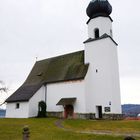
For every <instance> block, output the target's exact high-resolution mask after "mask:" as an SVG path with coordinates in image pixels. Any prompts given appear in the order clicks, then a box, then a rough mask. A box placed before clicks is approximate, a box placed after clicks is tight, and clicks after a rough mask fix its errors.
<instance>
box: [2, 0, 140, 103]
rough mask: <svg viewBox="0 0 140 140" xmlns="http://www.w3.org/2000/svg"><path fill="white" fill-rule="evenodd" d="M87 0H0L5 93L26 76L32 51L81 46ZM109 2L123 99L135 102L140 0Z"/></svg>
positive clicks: (139, 91) (42, 53)
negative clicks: (111, 10)
mask: <svg viewBox="0 0 140 140" xmlns="http://www.w3.org/2000/svg"><path fill="white" fill-rule="evenodd" d="M89 1H90V0H69V1H66V0H59V1H57V0H55V1H54V0H53V1H52V0H0V80H3V81H5V83H6V84H7V86H8V87H9V89H10V90H9V93H8V94H10V93H12V92H13V91H14V90H16V89H17V88H18V87H19V86H20V85H21V84H22V83H23V82H24V81H25V79H26V78H27V76H28V74H29V72H30V70H31V68H32V66H33V64H34V63H35V61H36V57H38V60H40V59H45V58H48V57H51V56H56V55H60V54H64V53H69V52H73V51H77V50H81V49H84V44H83V41H85V40H86V39H87V25H86V21H87V20H88V17H87V15H86V12H85V10H86V7H87V5H88V3H89ZM109 2H110V3H111V5H112V7H113V13H112V14H111V17H112V19H113V20H114V22H113V34H114V40H116V42H117V43H118V44H119V46H118V55H119V67H120V85H121V98H122V103H140V38H139V36H140V17H139V13H140V8H139V5H140V1H139V0H135V2H134V1H132V0H123V1H122V0H117V1H116V0H110V1H109ZM6 96H7V95H6ZM1 97H2V98H0V102H1V101H2V100H3V98H5V97H4V96H1Z"/></svg>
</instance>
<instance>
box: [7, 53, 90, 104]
mask: <svg viewBox="0 0 140 140" xmlns="http://www.w3.org/2000/svg"><path fill="white" fill-rule="evenodd" d="M88 66H89V65H88V64H84V51H78V52H74V53H70V54H66V55H61V56H57V57H53V58H49V59H45V60H41V61H37V62H36V63H35V65H34V66H33V69H32V70H31V72H30V74H29V76H28V77H27V79H26V81H25V82H24V83H23V85H22V86H21V87H20V88H19V89H18V90H17V91H16V92H15V93H13V94H12V95H11V96H10V97H9V98H8V99H7V100H6V102H18V101H28V100H29V99H30V98H31V97H32V96H33V95H34V94H35V93H36V91H37V90H38V89H39V88H40V87H41V86H42V85H43V84H48V83H56V82H62V81H69V80H78V79H84V77H85V75H86V73H87V70H88Z"/></svg>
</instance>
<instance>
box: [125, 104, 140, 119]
mask: <svg viewBox="0 0 140 140" xmlns="http://www.w3.org/2000/svg"><path fill="white" fill-rule="evenodd" d="M122 112H123V114H125V116H129V117H136V116H137V115H138V114H140V105H138V104H124V105H122Z"/></svg>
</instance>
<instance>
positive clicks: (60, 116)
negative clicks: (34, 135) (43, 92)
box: [47, 112, 63, 118]
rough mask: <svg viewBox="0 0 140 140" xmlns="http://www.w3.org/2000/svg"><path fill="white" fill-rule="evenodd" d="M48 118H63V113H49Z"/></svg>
mask: <svg viewBox="0 0 140 140" xmlns="http://www.w3.org/2000/svg"><path fill="white" fill-rule="evenodd" d="M47 116H48V117H56V118H63V112H47Z"/></svg>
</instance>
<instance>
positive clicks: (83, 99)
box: [6, 0, 122, 119]
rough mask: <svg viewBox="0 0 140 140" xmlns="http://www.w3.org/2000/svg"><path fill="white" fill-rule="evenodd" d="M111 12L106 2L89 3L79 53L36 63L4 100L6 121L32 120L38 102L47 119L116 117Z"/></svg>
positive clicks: (117, 98) (117, 94)
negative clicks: (85, 31) (85, 27)
mask: <svg viewBox="0 0 140 140" xmlns="http://www.w3.org/2000/svg"><path fill="white" fill-rule="evenodd" d="M111 12H112V6H111V5H110V3H109V2H108V1H107V0H92V1H91V2H90V3H89V5H88V7H87V15H88V17H89V20H88V22H87V26H88V39H87V40H86V41H85V42H84V45H85V48H84V50H82V51H78V52H73V53H70V54H65V55H61V56H57V57H53V58H48V59H45V60H41V61H37V62H36V63H35V65H34V66H33V68H32V70H31V72H30V74H29V76H28V77H27V79H26V81H25V82H24V83H23V85H22V86H21V87H19V89H17V90H16V91H15V92H14V93H13V94H12V95H11V96H10V97H9V98H8V99H7V100H6V102H7V108H6V117H7V118H29V117H36V116H37V114H38V103H39V102H40V101H45V102H46V105H47V110H46V111H47V113H48V115H49V116H57V117H63V118H69V117H70V118H85V119H95V118H104V119H107V118H111V119H119V118H120V117H121V113H122V112H121V101H120V86H119V72H118V56H117V46H118V45H117V43H116V42H115V41H114V39H113V34H112V22H113V20H112V19H111V17H110V14H111Z"/></svg>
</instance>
